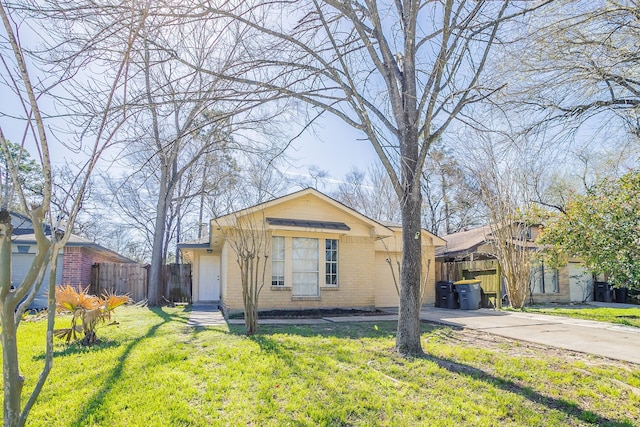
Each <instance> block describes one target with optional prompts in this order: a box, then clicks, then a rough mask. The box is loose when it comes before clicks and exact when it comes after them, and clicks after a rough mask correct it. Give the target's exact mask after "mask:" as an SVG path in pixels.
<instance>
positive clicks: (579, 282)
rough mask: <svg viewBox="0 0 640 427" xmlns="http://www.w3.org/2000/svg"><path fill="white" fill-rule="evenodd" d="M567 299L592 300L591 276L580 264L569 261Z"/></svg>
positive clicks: (576, 300) (575, 300) (574, 300)
mask: <svg viewBox="0 0 640 427" xmlns="http://www.w3.org/2000/svg"><path fill="white" fill-rule="evenodd" d="M569 299H570V300H571V301H572V302H583V301H593V278H592V277H591V273H589V271H588V270H587V269H586V268H584V266H583V265H582V264H576V263H569Z"/></svg>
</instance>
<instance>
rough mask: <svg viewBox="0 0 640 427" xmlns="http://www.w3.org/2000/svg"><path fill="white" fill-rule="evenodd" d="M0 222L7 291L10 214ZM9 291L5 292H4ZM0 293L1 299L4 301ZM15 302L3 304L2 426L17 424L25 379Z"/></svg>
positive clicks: (1, 272) (0, 277) (1, 278)
mask: <svg viewBox="0 0 640 427" xmlns="http://www.w3.org/2000/svg"><path fill="white" fill-rule="evenodd" d="M0 219H1V220H2V223H0V227H1V228H0V266H2V268H0V283H1V284H2V286H1V289H2V292H3V293H5V294H8V293H9V292H13V291H10V290H9V284H10V283H11V233H12V230H13V227H12V226H11V216H10V215H9V213H8V212H7V211H4V212H3V215H2V218H0ZM7 291H8V292H7ZM6 300H7V298H6V295H3V298H2V301H6ZM14 309H15V304H7V303H6V302H5V303H3V304H2V334H1V336H2V373H3V375H2V376H3V380H4V407H3V413H4V420H5V426H17V425H18V419H19V418H20V398H21V396H22V387H23V385H24V378H23V377H22V375H20V370H19V366H20V365H19V364H18V342H17V338H16V333H17V327H16V323H15V321H14Z"/></svg>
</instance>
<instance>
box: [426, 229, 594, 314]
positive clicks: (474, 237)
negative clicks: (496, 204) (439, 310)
mask: <svg viewBox="0 0 640 427" xmlns="http://www.w3.org/2000/svg"><path fill="white" fill-rule="evenodd" d="M538 233H539V227H538V226H532V227H530V228H529V229H528V235H527V238H528V240H527V247H528V248H529V249H530V250H536V249H537V246H536V245H535V243H534V241H535V239H536V238H537V236H538ZM443 239H445V240H446V242H447V244H446V246H444V247H440V248H438V249H437V250H436V265H437V268H436V271H437V273H436V274H437V277H438V280H450V281H457V280H462V279H478V280H480V281H481V282H482V284H481V286H482V288H483V290H484V291H485V292H497V291H498V289H499V288H500V287H501V280H500V277H501V276H500V266H499V264H498V261H497V260H496V257H495V252H494V249H493V245H492V243H491V240H492V239H493V237H492V235H491V228H490V227H489V226H483V227H479V228H475V229H472V230H468V231H461V232H459V233H453V234H449V235H446V236H443ZM530 289H531V292H530V302H534V303H546V302H560V303H567V302H583V301H589V300H592V299H593V279H592V277H591V274H590V273H589V272H588V271H587V270H586V269H585V268H584V266H583V264H582V263H581V262H580V261H579V260H576V259H571V260H569V263H568V264H567V265H566V266H564V267H562V268H560V269H559V270H555V269H552V268H549V267H548V266H546V265H545V264H544V263H536V264H534V265H533V266H532V268H531V276H530Z"/></svg>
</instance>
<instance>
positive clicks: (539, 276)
mask: <svg viewBox="0 0 640 427" xmlns="http://www.w3.org/2000/svg"><path fill="white" fill-rule="evenodd" d="M530 282H531V283H530V285H531V293H533V294H549V293H557V292H559V289H558V270H555V269H553V268H549V267H546V266H545V265H544V264H540V265H537V266H535V267H532V268H531V276H530Z"/></svg>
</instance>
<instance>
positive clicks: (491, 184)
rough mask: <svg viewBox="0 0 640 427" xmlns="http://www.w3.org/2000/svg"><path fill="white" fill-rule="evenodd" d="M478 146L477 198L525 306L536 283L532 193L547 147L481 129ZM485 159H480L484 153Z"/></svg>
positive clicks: (512, 291)
mask: <svg viewBox="0 0 640 427" xmlns="http://www.w3.org/2000/svg"><path fill="white" fill-rule="evenodd" d="M473 138H474V140H475V141H476V147H475V149H474V150H472V151H471V153H469V159H466V161H465V164H466V167H467V168H468V170H469V171H470V174H471V175H473V176H475V177H476V185H477V187H476V188H477V196H476V197H477V198H478V199H479V200H480V201H481V202H482V204H483V206H484V213H485V215H486V217H487V220H488V223H489V225H490V229H491V236H490V240H491V243H492V246H493V250H494V253H495V255H496V258H497V260H498V264H499V265H500V273H501V275H502V277H503V278H504V282H505V288H506V291H507V296H508V298H509V303H510V304H511V306H512V307H515V308H521V307H523V306H524V305H525V304H526V302H527V297H528V295H529V288H530V274H531V259H532V257H531V254H532V252H533V250H534V248H535V246H534V244H533V241H532V239H531V234H530V228H531V226H532V225H534V224H533V223H532V221H533V220H535V218H532V217H531V215H530V214H531V210H532V204H533V201H532V194H533V190H534V188H535V183H536V181H537V180H538V177H539V176H540V174H542V173H543V172H544V167H543V166H542V165H543V164H544V158H545V156H544V155H543V152H542V151H541V149H540V147H539V146H538V145H537V144H535V143H534V141H526V140H525V141H513V140H510V139H507V140H505V139H503V138H501V137H500V135H499V134H486V133H475V134H474V136H473ZM480 158H481V159H482V161H478V159H480Z"/></svg>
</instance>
